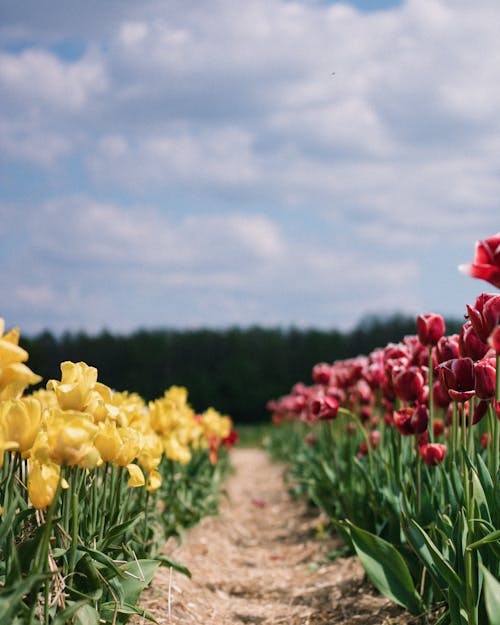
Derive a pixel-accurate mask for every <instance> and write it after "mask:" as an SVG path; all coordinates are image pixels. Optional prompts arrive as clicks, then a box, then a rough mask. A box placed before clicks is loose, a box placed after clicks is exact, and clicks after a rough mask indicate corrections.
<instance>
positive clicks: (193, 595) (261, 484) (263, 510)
mask: <svg viewBox="0 0 500 625" xmlns="http://www.w3.org/2000/svg"><path fill="white" fill-rule="evenodd" d="M233 464H234V465H235V469H236V472H235V474H234V475H233V476H232V477H231V479H230V480H229V483H228V492H229V501H227V502H224V503H223V504H222V507H221V512H220V515H219V516H217V517H210V518H206V519H204V520H203V521H202V522H201V523H200V524H199V525H198V526H197V527H195V528H194V529H193V530H191V531H190V532H189V534H188V537H187V540H186V541H185V543H184V544H182V545H181V546H180V547H177V548H175V549H172V545H168V546H167V551H168V554H169V555H170V556H171V557H173V558H174V559H176V560H178V561H180V562H182V563H183V564H185V565H186V566H188V567H189V568H190V569H191V572H192V573H193V579H192V580H189V579H188V578H186V577H184V576H182V575H181V574H180V573H177V572H175V571H174V572H171V571H169V570H167V569H165V568H162V569H160V570H159V572H158V573H157V575H156V577H155V579H154V582H153V585H152V587H151V588H150V589H148V590H147V591H146V593H144V595H143V599H142V602H141V604H142V606H143V607H145V608H146V609H148V610H150V611H151V612H152V613H153V615H154V616H155V618H156V619H157V621H158V623H160V624H161V625H167V624H168V625H195V624H202V625H241V624H243V625H246V624H249V623H255V624H259V625H279V624H285V625H348V624H361V625H396V624H397V625H412V624H413V623H416V621H414V620H413V619H411V618H409V617H408V615H406V614H404V613H403V611H402V610H400V609H399V608H398V607H397V606H394V605H391V604H390V603H389V602H388V601H387V600H385V599H383V598H381V597H379V596H377V594H376V593H375V591H373V589H372V588H371V587H370V585H369V584H367V583H366V582H365V581H364V575H363V571H362V568H361V566H360V564H359V562H358V561H357V559H356V558H337V559H335V560H331V559H328V557H327V556H328V554H329V553H331V552H332V551H333V550H334V549H336V548H338V547H339V546H340V543H339V542H337V541H336V540H335V539H333V538H331V537H326V538H323V539H322V540H319V539H318V518H317V517H316V518H315V517H313V516H311V513H310V512H309V513H308V511H307V510H306V507H305V505H304V504H302V503H299V502H296V501H292V500H291V499H290V497H289V496H288V493H287V489H286V487H285V486H284V483H283V474H282V473H283V471H282V468H281V467H280V466H278V465H275V464H273V463H271V461H270V460H269V458H268V457H267V455H266V454H265V452H263V451H261V450H257V449H248V450H247V449H236V450H234V451H233ZM141 621H142V619H138V620H136V621H134V622H135V623H139V622H141Z"/></svg>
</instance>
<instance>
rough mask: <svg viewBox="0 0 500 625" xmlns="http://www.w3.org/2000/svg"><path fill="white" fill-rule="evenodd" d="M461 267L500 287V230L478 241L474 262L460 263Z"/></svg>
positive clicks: (474, 276)
mask: <svg viewBox="0 0 500 625" xmlns="http://www.w3.org/2000/svg"><path fill="white" fill-rule="evenodd" d="M459 269H460V271H463V272H464V273H466V274H468V275H469V276H471V277H472V278H479V279H480V280H486V281H487V282H489V283H490V284H493V285H494V286H496V287H497V289H500V232H498V233H497V234H496V235H495V236H493V237H490V238H489V239H485V240H484V241H477V242H476V253H475V255H474V262H473V263H472V264H471V265H460V267H459Z"/></svg>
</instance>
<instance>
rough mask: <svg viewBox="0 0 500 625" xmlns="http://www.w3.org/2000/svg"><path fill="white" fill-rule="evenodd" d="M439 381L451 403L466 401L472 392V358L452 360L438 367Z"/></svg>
mask: <svg viewBox="0 0 500 625" xmlns="http://www.w3.org/2000/svg"><path fill="white" fill-rule="evenodd" d="M438 371H439V379H440V381H441V384H442V385H443V387H444V388H445V389H446V390H447V391H448V394H449V396H450V397H451V399H452V400H453V401H466V400H467V399H470V398H471V397H472V396H473V395H474V393H475V391H474V362H473V361H472V358H453V359H452V360H447V361H446V362H443V363H441V364H440V365H439V366H438Z"/></svg>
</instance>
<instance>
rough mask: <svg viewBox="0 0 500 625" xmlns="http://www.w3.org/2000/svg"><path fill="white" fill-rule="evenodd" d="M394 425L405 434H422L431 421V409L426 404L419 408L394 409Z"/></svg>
mask: <svg viewBox="0 0 500 625" xmlns="http://www.w3.org/2000/svg"><path fill="white" fill-rule="evenodd" d="M393 418H394V425H395V426H396V429H397V431H398V432H399V433H400V434H402V435H403V436H410V435H411V434H422V433H423V432H425V431H426V429H427V425H428V423H429V411H428V409H427V406H426V405H425V404H420V406H418V407H417V408H402V409H401V410H395V411H394V417H393Z"/></svg>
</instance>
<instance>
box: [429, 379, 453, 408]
mask: <svg viewBox="0 0 500 625" xmlns="http://www.w3.org/2000/svg"><path fill="white" fill-rule="evenodd" d="M432 400H433V402H434V405H436V406H439V407H440V408H447V407H448V404H449V403H450V401H451V398H450V396H449V395H448V391H447V390H446V389H445V388H444V387H443V385H442V384H441V380H436V381H435V382H434V384H433V385H432Z"/></svg>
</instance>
